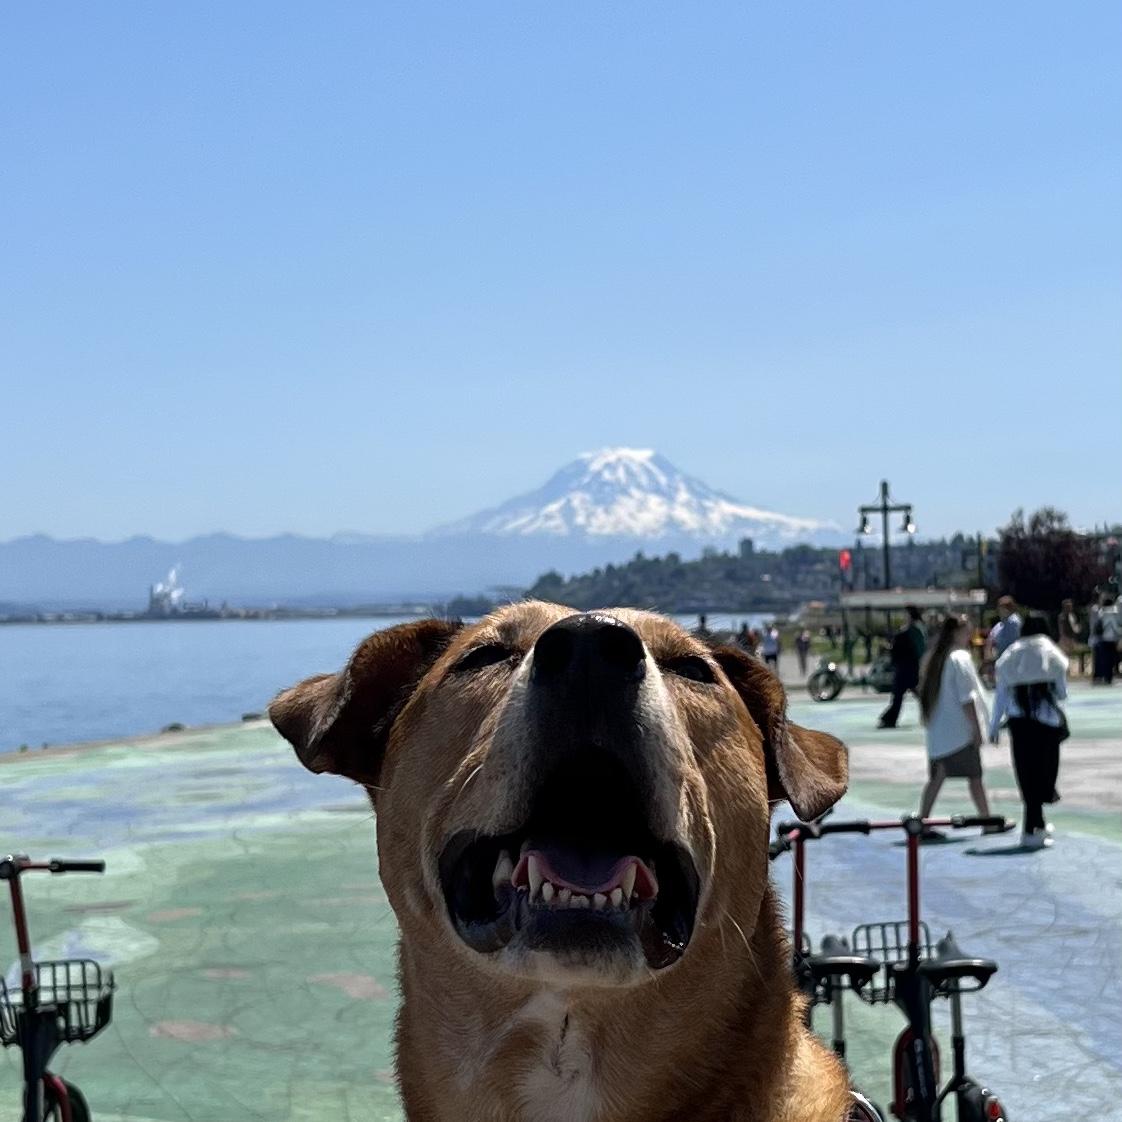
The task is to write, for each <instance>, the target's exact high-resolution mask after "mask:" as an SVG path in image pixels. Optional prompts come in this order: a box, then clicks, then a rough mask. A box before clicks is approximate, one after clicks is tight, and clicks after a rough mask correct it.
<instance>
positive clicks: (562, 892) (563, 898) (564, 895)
mask: <svg viewBox="0 0 1122 1122" xmlns="http://www.w3.org/2000/svg"><path fill="white" fill-rule="evenodd" d="M572 898H573V890H572V889H571V888H561V889H558V891H557V903H558V904H560V905H561V907H563V908H567V907H568V906H569V901H570V900H572Z"/></svg>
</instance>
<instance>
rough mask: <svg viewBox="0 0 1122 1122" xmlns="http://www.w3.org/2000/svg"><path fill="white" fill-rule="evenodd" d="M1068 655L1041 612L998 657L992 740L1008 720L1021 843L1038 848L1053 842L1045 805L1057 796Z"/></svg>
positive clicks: (1064, 721)
mask: <svg viewBox="0 0 1122 1122" xmlns="http://www.w3.org/2000/svg"><path fill="white" fill-rule="evenodd" d="M1067 668H1068V660H1067V656H1066V655H1065V654H1064V653H1063V651H1061V650H1060V648H1059V647H1058V646H1056V644H1055V643H1054V642H1052V639H1051V636H1050V635H1049V634H1048V622H1047V620H1045V619H1044V617H1043V616H1039V615H1030V616H1029V617H1028V619H1026V620H1025V626H1024V630H1023V631H1022V632H1021V637H1020V638H1019V639H1018V640H1017V641H1016V642H1014V643H1013V644H1012V645H1011V646H1010V647H1009V649H1008V650H1007V651H1006V652H1005V654H1003V655H1002V656H1001V658H999V659H998V660H997V666H996V668H995V673H996V677H997V693H996V695H995V697H994V709H993V719H992V721H991V724H990V740H991V741H992V743H994V744H996V743H997V741H998V736H999V731H1000V728H1001V720H1002V718H1003V717H1004V718H1006V727H1007V728H1008V729H1009V739H1010V741H1011V742H1012V748H1013V771H1014V772H1015V774H1016V776H1017V787H1018V788H1019V789H1020V792H1021V801H1022V802H1023V803H1024V806H1025V818H1024V831H1023V833H1022V834H1021V845H1022V846H1023V847H1024V848H1026V849H1042V848H1044V847H1046V846H1050V845H1051V844H1052V828H1051V826H1050V825H1049V824H1047V823H1046V822H1045V821H1044V805H1045V803H1054V802H1056V801H1057V800H1058V799H1059V795H1058V794H1057V793H1056V780H1057V778H1058V776H1059V771H1060V744H1061V743H1062V742H1063V741H1064V740H1065V739H1066V738H1067V735H1068V728H1067V717H1066V716H1065V714H1064V711H1063V709H1062V708H1061V706H1060V702H1061V701H1063V700H1064V698H1066V697H1067Z"/></svg>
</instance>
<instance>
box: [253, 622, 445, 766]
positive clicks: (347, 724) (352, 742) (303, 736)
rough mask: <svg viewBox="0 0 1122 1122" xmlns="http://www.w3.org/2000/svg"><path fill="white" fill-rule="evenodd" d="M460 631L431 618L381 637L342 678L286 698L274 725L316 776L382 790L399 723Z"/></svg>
mask: <svg viewBox="0 0 1122 1122" xmlns="http://www.w3.org/2000/svg"><path fill="white" fill-rule="evenodd" d="M460 626H461V625H460V624H459V623H452V622H449V621H447V620H439V619H424V620H419V621H417V622H416V623H403V624H399V625H398V626H397V627H389V628H387V629H386V630H385V631H376V632H375V633H374V634H373V635H370V636H368V637H367V638H366V639H364V640H363V641H362V642H361V643H360V644H359V646H358V648H357V650H356V651H355V653H354V654H353V655H351V660H350V662H348V663H347V665H346V666H345V667H344V668H343V669H342V670H340V671H339V673H338V674H318V675H316V677H314V678H307V679H306V680H305V681H303V682H301V683H300V684H299V685H295V686H292V687H291V688H290V689H287V690H284V691H283V692H281V693H279V694H278V695H277V696H276V698H275V699H274V700H273V702H272V704H270V706H269V719H270V720H271V721H272V722H273V725H274V726H275V728H276V730H277V732H279V733H280V734H281V736H283V737H284V738H285V740H287V741H288V742H289V743H290V744H291V745H292V746H293V747H294V748H295V749H296V755H297V756H299V757H300V762H301V763H302V764H303V765H304V766H305V767H306V768H308V769H309V770H310V771H330V772H334V773H335V774H336V775H345V776H347V777H348V778H350V779H355V780H357V781H358V782H359V783H365V784H367V785H368V786H376V785H377V783H378V772H379V770H380V769H381V765H382V756H383V754H384V752H385V748H386V739H387V736H388V734H389V730H390V727H391V726H392V724H393V722H394V719H395V718H396V717H397V714H398V713H399V711H400V710H401V707H402V706H403V705H404V704H405V702H406V701H407V700H408V699H409V695H410V694H411V693H412V691H413V688H414V687H415V686H416V685H417V683H418V682H420V680H421V678H423V677H424V674H425V671H426V670H427V669H428V668H429V667H430V666H431V665H432V664H433V663H434V662H435V661H436V659H437V658H438V657H439V655H440V653H441V651H443V650H444V648H445V647H446V646H447V645H448V643H449V642H450V641H451V639H452V636H453V635H455V634H456V632H457V631H458V630H459V628H460Z"/></svg>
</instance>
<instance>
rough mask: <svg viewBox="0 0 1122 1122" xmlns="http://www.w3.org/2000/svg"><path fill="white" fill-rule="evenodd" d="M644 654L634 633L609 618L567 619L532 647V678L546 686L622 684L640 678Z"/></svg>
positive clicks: (561, 621) (543, 635) (546, 633)
mask: <svg viewBox="0 0 1122 1122" xmlns="http://www.w3.org/2000/svg"><path fill="white" fill-rule="evenodd" d="M645 667H646V651H645V650H644V648H643V640H642V639H640V638H639V634H638V632H636V631H635V630H634V628H631V627H629V626H628V625H627V624H626V623H624V622H623V621H622V620H618V619H616V618H615V617H613V616H607V615H599V614H597V613H595V612H589V613H587V614H584V615H575V616H569V617H568V618H566V619H563V620H560V621H559V622H558V623H555V624H554V625H553V626H552V627H550V628H549V629H548V630H546V631H544V632H543V633H542V634H541V636H540V638H539V639H538V641H537V643H536V644H535V645H534V662H533V670H532V678H533V680H534V682H535V683H537V684H540V685H547V684H550V683H553V682H558V683H560V682H562V681H566V680H573V679H577V680H592V681H597V682H599V683H601V684H603V685H610V684H612V683H615V684H619V685H623V684H626V683H629V682H638V681H639V680H641V679H642V677H643V674H644V671H645Z"/></svg>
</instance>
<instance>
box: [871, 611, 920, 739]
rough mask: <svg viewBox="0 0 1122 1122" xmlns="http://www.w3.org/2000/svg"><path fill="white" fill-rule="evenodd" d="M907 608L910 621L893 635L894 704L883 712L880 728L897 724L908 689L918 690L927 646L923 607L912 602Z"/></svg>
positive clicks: (892, 726)
mask: <svg viewBox="0 0 1122 1122" xmlns="http://www.w3.org/2000/svg"><path fill="white" fill-rule="evenodd" d="M905 610H906V611H907V613H908V618H907V621H906V622H905V624H904V626H903V627H901V628H900V630H899V631H897V632H896V634H895V635H894V636H893V637H892V704H891V705H889V707H888V708H887V709H886V710H885V711H884V712H883V713H882V714H881V715H880V721H879V722H878V723H877V728H881V729H894V728H895V727H896V722H897V720H899V718H900V708H901V706H902V705H903V704H904V695H905V694H906V693H907V692H908V690H911V691H912V693H915V692H916V687H917V686H918V685H919V662H920V659H921V658H923V652H924V651H925V650H926V649H927V636H926V635H925V634H924V632H923V623H922V619H923V617H922V616H921V615H920V611H919V608H917V607H915V605H914V604H909V605H908V607H907V608H906V609H905Z"/></svg>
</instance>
